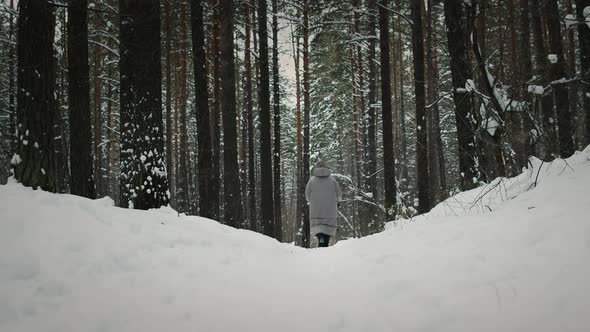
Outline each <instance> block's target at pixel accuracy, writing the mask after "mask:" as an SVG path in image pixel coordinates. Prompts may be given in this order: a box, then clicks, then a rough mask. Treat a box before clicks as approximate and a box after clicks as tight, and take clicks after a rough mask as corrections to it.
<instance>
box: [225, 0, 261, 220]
mask: <svg viewBox="0 0 590 332" xmlns="http://www.w3.org/2000/svg"><path fill="white" fill-rule="evenodd" d="M220 6H221V7H220V17H221V31H220V32H221V48H220V51H221V55H220V57H221V110H222V114H223V147H224V151H223V197H224V202H223V203H224V204H223V219H224V222H225V224H227V225H229V226H232V227H239V226H240V225H241V223H242V199H241V196H242V195H241V191H240V174H239V167H238V144H237V133H236V91H235V87H236V85H235V76H234V34H233V1H232V0H220ZM271 194H272V191H271Z"/></svg>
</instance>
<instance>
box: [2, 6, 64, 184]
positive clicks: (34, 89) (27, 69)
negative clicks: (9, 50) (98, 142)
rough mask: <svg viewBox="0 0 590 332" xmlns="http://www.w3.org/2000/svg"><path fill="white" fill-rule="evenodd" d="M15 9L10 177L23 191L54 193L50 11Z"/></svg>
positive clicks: (42, 9) (51, 13)
mask: <svg viewBox="0 0 590 332" xmlns="http://www.w3.org/2000/svg"><path fill="white" fill-rule="evenodd" d="M19 6H20V10H19V17H18V32H17V61H18V64H17V71H18V75H17V104H16V105H17V106H16V121H17V130H16V132H17V137H18V144H17V146H16V153H15V155H14V157H13V158H12V164H13V165H14V176H15V178H16V180H17V181H19V182H20V183H22V184H23V185H25V186H27V187H33V188H38V187H40V188H41V189H43V190H46V191H51V192H54V191H55V189H56V181H55V175H56V172H55V163H54V141H53V140H54V133H53V118H54V109H53V107H55V102H54V94H53V89H54V80H55V67H54V63H53V60H54V59H53V38H52V37H53V33H52V22H53V10H51V9H50V8H49V6H48V4H47V2H46V1H44V0H30V1H21V2H20V3H19Z"/></svg>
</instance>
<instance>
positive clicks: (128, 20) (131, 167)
mask: <svg viewBox="0 0 590 332" xmlns="http://www.w3.org/2000/svg"><path fill="white" fill-rule="evenodd" d="M119 6H120V7H119V11H120V28H119V31H120V32H119V33H120V35H119V41H120V59H119V68H120V70H121V89H120V99H121V102H120V103H121V120H120V126H121V130H120V131H121V182H120V190H121V200H120V205H121V206H123V207H129V208H135V209H143V210H145V209H150V208H158V207H160V206H162V205H166V204H168V199H169V196H168V185H167V179H166V166H165V164H164V163H165V156H164V140H163V127H164V126H163V121H162V90H161V59H160V3H159V1H158V0H146V1H141V2H137V1H133V0H122V1H120V2H119Z"/></svg>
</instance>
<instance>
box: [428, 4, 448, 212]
mask: <svg viewBox="0 0 590 332" xmlns="http://www.w3.org/2000/svg"><path fill="white" fill-rule="evenodd" d="M438 5H439V2H438V1H436V2H435V1H433V0H428V12H427V14H426V20H425V21H426V24H425V25H426V59H427V61H426V64H427V68H428V69H427V72H428V73H429V77H428V78H427V84H428V86H427V87H428V95H427V96H428V103H429V104H430V106H429V107H428V109H427V111H426V112H427V125H428V129H429V130H428V174H429V179H430V183H429V187H430V199H431V206H435V205H436V204H437V203H438V202H440V201H442V200H443V199H445V198H446V195H445V191H446V188H445V187H446V181H445V161H444V154H443V146H442V138H441V132H440V117H439V108H438V79H439V78H438V64H437V52H436V48H435V46H434V45H435V44H436V41H435V39H436V38H435V37H436V33H435V30H434V27H433V26H432V24H433V12H434V11H435V8H436V7H435V6H438Z"/></svg>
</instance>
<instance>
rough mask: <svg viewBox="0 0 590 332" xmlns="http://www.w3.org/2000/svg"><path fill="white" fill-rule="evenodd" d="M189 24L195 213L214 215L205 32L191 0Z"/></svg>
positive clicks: (195, 0) (199, 4) (200, 5)
mask: <svg viewBox="0 0 590 332" xmlns="http://www.w3.org/2000/svg"><path fill="white" fill-rule="evenodd" d="M191 27H192V41H193V70H194V75H195V104H196V115H197V145H198V151H197V178H198V181H199V189H198V190H199V215H200V216H202V217H205V218H215V217H216V211H217V208H218V207H217V205H216V204H217V202H216V200H215V199H214V197H215V196H216V195H217V193H215V192H214V191H212V190H211V189H212V188H211V166H212V165H211V158H212V154H213V151H212V146H211V145H212V142H211V123H210V119H209V95H208V92H207V67H206V62H207V57H206V54H205V31H204V29H203V3H202V1H200V0H192V1H191Z"/></svg>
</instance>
